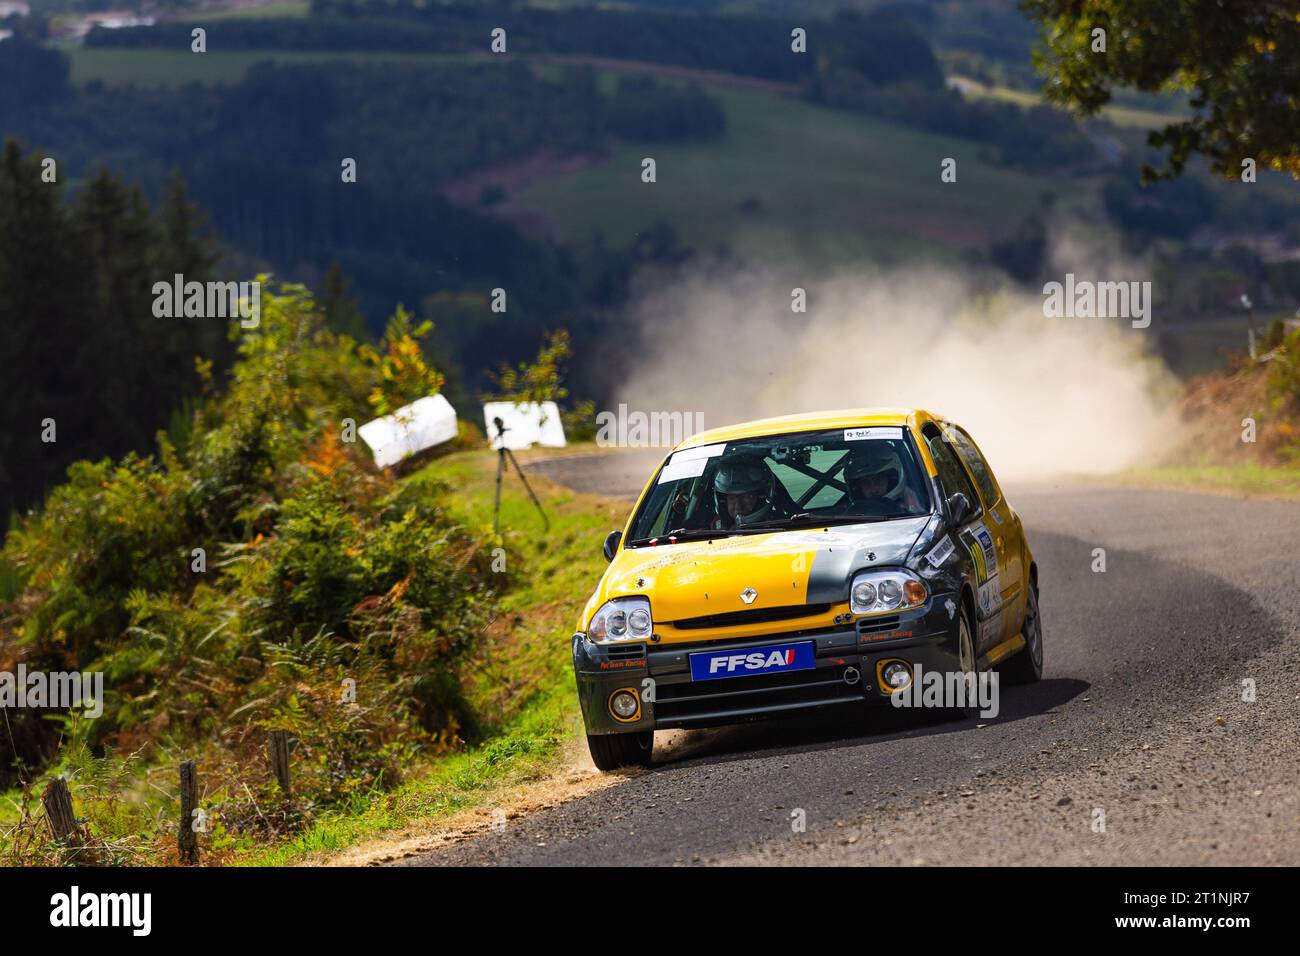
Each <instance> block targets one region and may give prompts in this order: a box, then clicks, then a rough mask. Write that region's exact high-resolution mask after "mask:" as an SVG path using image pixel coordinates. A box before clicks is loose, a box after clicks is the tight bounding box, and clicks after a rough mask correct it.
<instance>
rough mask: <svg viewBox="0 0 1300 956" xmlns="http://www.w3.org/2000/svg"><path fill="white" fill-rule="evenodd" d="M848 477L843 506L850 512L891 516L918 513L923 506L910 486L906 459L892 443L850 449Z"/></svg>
mask: <svg viewBox="0 0 1300 956" xmlns="http://www.w3.org/2000/svg"><path fill="white" fill-rule="evenodd" d="M844 480H845V483H846V484H847V485H848V486H849V493H848V495H847V496H846V497H845V500H844V504H843V506H842V507H843V509H844V511H845V513H847V514H861V515H864V516H870V517H888V516H892V515H900V514H915V513H916V512H917V511H918V510H919V509H920V507H921V501H920V499H919V498H918V497H917V495H916V492H915V491H913V490H912V489H911V488H909V487H908V485H907V477H906V472H905V471H904V470H903V459H902V458H900V457H899V455H898V452H897V451H895V450H894V447H893V446H892V445H890V444H889V443H888V442H884V441H873V442H869V443H868V444H867V445H866V446H865V447H863V448H855V449H853V451H851V452H849V460H848V461H847V462H846V463H845V465H844Z"/></svg>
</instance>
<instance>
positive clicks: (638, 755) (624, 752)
mask: <svg viewBox="0 0 1300 956" xmlns="http://www.w3.org/2000/svg"><path fill="white" fill-rule="evenodd" d="M654 746H655V735H654V731H653V730H643V731H639V732H636V733H630V734H595V735H592V734H587V749H588V750H590V751H591V759H592V762H593V763H595V765H596V767H597V768H598V769H600V770H605V771H609V770H619V769H621V768H622V767H636V766H642V767H644V766H647V765H648V764H649V763H650V757H651V754H653V753H654Z"/></svg>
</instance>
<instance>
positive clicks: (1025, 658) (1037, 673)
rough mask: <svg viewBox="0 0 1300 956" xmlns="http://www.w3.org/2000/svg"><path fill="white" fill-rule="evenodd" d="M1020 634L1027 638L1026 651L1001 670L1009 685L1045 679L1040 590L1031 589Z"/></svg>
mask: <svg viewBox="0 0 1300 956" xmlns="http://www.w3.org/2000/svg"><path fill="white" fill-rule="evenodd" d="M1020 633H1021V634H1022V635H1023V636H1024V638H1025V646H1024V649H1023V650H1021V651H1020V652H1019V653H1017V654H1016V656H1015V657H1013V658H1011V660H1009V661H1007V662H1006V663H1005V664H1003V665H1002V667H1001V668H1000V670H1001V672H1002V676H1003V678H1005V679H1006V681H1007V683H1009V684H1032V683H1034V682H1035V681H1039V680H1042V678H1043V618H1042V616H1041V615H1040V614H1039V613H1038V588H1037V587H1034V586H1033V585H1032V584H1031V585H1030V587H1029V597H1028V598H1027V599H1026V601H1025V623H1024V624H1023V625H1022V626H1021V629H1020Z"/></svg>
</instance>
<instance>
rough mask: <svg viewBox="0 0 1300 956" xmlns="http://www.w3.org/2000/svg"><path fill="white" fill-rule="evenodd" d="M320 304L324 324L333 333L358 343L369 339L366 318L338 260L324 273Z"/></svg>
mask: <svg viewBox="0 0 1300 956" xmlns="http://www.w3.org/2000/svg"><path fill="white" fill-rule="evenodd" d="M320 303H321V311H322V312H323V313H324V314H325V324H326V325H328V326H329V327H330V328H331V329H333V330H334V331H335V332H342V333H343V334H344V335H350V336H352V338H354V339H356V340H357V341H358V342H364V341H366V340H367V339H369V338H370V333H369V330H368V329H367V328H366V316H365V314H364V313H363V312H362V311H361V307H360V306H358V305H357V300H356V298H355V297H353V295H352V292H351V288H350V287H349V285H348V278H347V276H346V275H344V274H343V268H342V266H340V265H339V264H338V260H335V261H333V262H331V263H330V267H329V271H328V272H326V273H325V288H324V290H323V291H322V293H321V297H320Z"/></svg>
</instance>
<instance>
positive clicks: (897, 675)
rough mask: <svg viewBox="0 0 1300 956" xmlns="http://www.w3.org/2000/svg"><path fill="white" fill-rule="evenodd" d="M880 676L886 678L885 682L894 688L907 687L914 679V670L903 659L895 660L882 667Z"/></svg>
mask: <svg viewBox="0 0 1300 956" xmlns="http://www.w3.org/2000/svg"><path fill="white" fill-rule="evenodd" d="M880 676H881V679H883V680H884V682H885V684H886V685H887V686H889V687H892V688H893V689H894V690H898V689H899V688H900V687H906V686H907V685H908V683H909V682H910V681H911V680H912V672H911V671H910V670H909V669H908V667H907V665H906V664H904V663H903V662H902V661H894V662H893V663H891V664H886V665H885V666H884V667H883V668H881V670H880Z"/></svg>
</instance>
